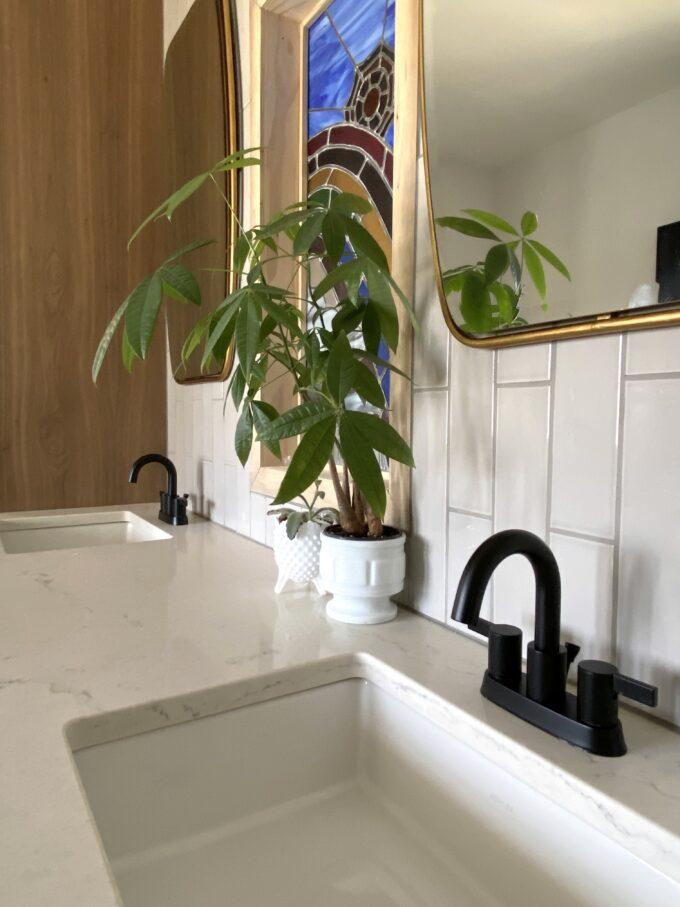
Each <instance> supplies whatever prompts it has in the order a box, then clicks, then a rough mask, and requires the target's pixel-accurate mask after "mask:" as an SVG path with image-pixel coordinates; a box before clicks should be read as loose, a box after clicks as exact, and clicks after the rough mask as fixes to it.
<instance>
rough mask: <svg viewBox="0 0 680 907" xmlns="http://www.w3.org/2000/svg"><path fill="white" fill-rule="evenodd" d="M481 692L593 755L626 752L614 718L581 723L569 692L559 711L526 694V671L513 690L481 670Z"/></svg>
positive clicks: (525, 719) (621, 753) (620, 754)
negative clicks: (601, 722)
mask: <svg viewBox="0 0 680 907" xmlns="http://www.w3.org/2000/svg"><path fill="white" fill-rule="evenodd" d="M481 693H482V696H484V697H485V698H486V699H488V700H489V701H490V702H493V703H495V704H496V705H498V706H500V707H501V708H502V709H505V710H506V711H508V712H511V713H512V714H513V715H516V716H517V717H518V718H521V719H522V720H523V721H527V722H528V723H529V724H533V725H534V727H537V728H540V729H541V730H542V731H547V732H548V733H549V734H552V735H553V736H554V737H559V738H560V739H562V740H566V741H567V742H568V743H571V744H573V745H574V746H580V747H581V748H582V749H584V750H587V751H588V752H589V753H594V754H595V755H596V756H623V755H625V753H626V743H625V740H624V738H623V728H622V727H621V722H620V721H617V723H616V724H615V725H612V726H611V727H591V726H590V725H588V724H582V723H581V722H580V721H578V719H577V717H576V697H575V696H574V695H573V694H572V693H565V697H564V702H563V703H562V705H561V708H560V710H559V711H558V710H556V709H553V708H551V707H550V706H547V705H542V704H541V703H540V702H535V701H534V700H533V699H529V698H528V697H527V695H526V675H524V674H523V675H522V681H521V686H520V688H519V689H518V690H513V689H511V688H510V687H507V686H505V684H502V683H499V682H498V681H497V680H494V679H493V677H491V675H490V674H489V672H488V671H487V672H486V673H485V674H484V680H483V682H482V689H481Z"/></svg>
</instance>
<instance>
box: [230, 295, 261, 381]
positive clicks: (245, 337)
mask: <svg viewBox="0 0 680 907" xmlns="http://www.w3.org/2000/svg"><path fill="white" fill-rule="evenodd" d="M253 297H254V294H250V298H248V299H247V300H246V302H245V304H242V305H241V308H240V309H239V313H238V316H237V318H236V332H235V338H236V352H237V353H238V359H239V362H240V364H241V368H242V369H243V373H244V375H245V376H246V380H248V378H249V377H250V372H251V369H252V367H253V362H254V361H255V356H256V355H257V349H258V346H259V342H260V319H261V313H262V310H261V308H260V303H259V301H258V300H257V299H256V298H253Z"/></svg>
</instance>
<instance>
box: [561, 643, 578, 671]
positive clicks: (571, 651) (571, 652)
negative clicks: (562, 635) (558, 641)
mask: <svg viewBox="0 0 680 907" xmlns="http://www.w3.org/2000/svg"><path fill="white" fill-rule="evenodd" d="M564 648H565V649H566V650H567V670H569V668H570V667H571V666H572V665H573V663H574V661H575V659H576V656H577V655H578V653H579V652H580V651H581V646H577V645H576V643H573V642H565V644H564Z"/></svg>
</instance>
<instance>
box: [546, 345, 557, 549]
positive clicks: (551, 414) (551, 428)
mask: <svg viewBox="0 0 680 907" xmlns="http://www.w3.org/2000/svg"><path fill="white" fill-rule="evenodd" d="M549 356H550V362H549V371H550V382H549V384H548V394H549V395H550V399H549V400H548V444H547V448H548V449H547V457H548V467H547V469H546V476H545V481H546V489H545V541H546V544H550V523H551V515H552V479H553V455H554V449H555V375H556V371H557V349H556V344H553V343H551V344H550V352H549Z"/></svg>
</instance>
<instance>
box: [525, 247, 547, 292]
mask: <svg viewBox="0 0 680 907" xmlns="http://www.w3.org/2000/svg"><path fill="white" fill-rule="evenodd" d="M524 263H525V264H526V266H527V271H528V272H529V275H530V277H531V279H532V280H533V282H534V286H535V287H536V289H537V290H538V295H539V296H540V297H541V299H545V271H544V270H543V265H542V263H541V259H540V258H539V257H538V254H537V253H536V252H535V251H534V250H533V249H532V247H531V246H530V245H529V243H528V242H527V243H524Z"/></svg>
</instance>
